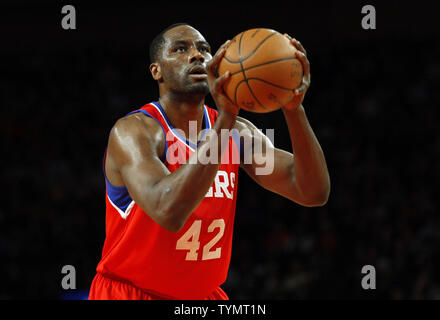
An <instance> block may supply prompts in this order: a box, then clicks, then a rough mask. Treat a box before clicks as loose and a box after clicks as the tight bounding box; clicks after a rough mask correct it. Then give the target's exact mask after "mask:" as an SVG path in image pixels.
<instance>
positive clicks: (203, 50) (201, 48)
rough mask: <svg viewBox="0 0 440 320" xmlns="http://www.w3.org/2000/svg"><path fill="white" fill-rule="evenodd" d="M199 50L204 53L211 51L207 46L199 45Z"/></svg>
mask: <svg viewBox="0 0 440 320" xmlns="http://www.w3.org/2000/svg"><path fill="white" fill-rule="evenodd" d="M199 51H200V52H204V53H210V52H211V50H210V49H209V47H205V46H203V47H200V49H199Z"/></svg>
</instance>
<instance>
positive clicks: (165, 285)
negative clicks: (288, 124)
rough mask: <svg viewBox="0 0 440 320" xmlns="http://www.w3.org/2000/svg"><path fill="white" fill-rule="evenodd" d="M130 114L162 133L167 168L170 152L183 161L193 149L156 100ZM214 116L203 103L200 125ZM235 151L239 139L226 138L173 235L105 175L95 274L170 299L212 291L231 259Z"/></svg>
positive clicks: (198, 296)
mask: <svg viewBox="0 0 440 320" xmlns="http://www.w3.org/2000/svg"><path fill="white" fill-rule="evenodd" d="M135 112H142V113H143V114H145V115H146V116H149V117H151V118H153V119H155V120H156V121H157V122H158V123H159V124H160V125H161V127H162V129H163V131H164V134H165V137H166V147H165V153H164V155H163V156H162V161H163V162H164V165H165V166H166V167H167V168H168V170H169V171H170V172H173V171H175V170H177V169H178V168H179V167H180V165H181V163H182V161H178V162H177V163H175V162H176V161H170V162H172V163H169V162H168V160H169V159H171V158H167V155H169V153H170V152H173V153H175V152H180V154H181V155H183V156H184V157H186V159H188V158H189V156H191V155H192V154H193V153H194V152H195V150H196V149H197V145H194V144H193V143H191V142H190V141H188V140H186V139H185V138H184V137H182V136H181V135H179V132H178V130H175V129H174V128H173V127H172V125H171V123H170V121H169V120H168V119H167V116H166V114H165V112H164V110H163V108H162V107H161V106H160V104H159V103H157V102H153V103H150V104H147V105H145V106H143V107H142V108H140V109H138V110H136V111H133V112H131V113H135ZM131 113H129V114H131ZM217 115H218V114H217V111H215V110H214V109H211V108H209V107H207V106H204V120H203V121H204V128H205V129H210V128H211V127H212V126H213V124H214V123H215V121H216V119H217ZM182 151H183V152H182ZM238 155H239V140H238V139H236V136H231V137H230V138H229V147H228V149H226V151H225V153H224V154H223V156H222V163H221V164H220V167H219V170H218V172H217V175H216V177H215V179H214V182H213V184H212V186H211V187H210V188H209V190H208V192H207V193H206V195H205V198H204V199H203V200H202V202H201V203H200V204H199V206H198V207H197V208H196V209H195V210H194V212H192V214H191V215H190V216H189V218H188V219H187V221H186V223H185V225H184V226H183V228H182V229H181V230H180V231H179V232H176V233H173V232H169V231H167V230H166V229H164V228H163V227H161V226H159V225H158V224H157V223H156V222H154V221H153V220H152V219H151V218H150V216H149V215H148V213H146V212H144V211H143V210H142V209H141V208H140V207H139V206H138V205H137V204H136V203H135V202H134V201H133V200H132V199H131V197H130V194H129V193H128V190H127V188H126V187H116V186H113V185H111V184H110V182H109V181H108V180H107V178H105V179H106V239H105V243H104V248H103V251H102V258H101V261H100V262H99V264H98V267H97V269H96V270H97V272H98V273H101V274H103V275H104V276H108V277H110V278H113V279H121V280H124V281H127V282H129V283H131V284H133V285H134V286H136V287H138V288H140V289H142V290H145V291H146V292H151V293H153V294H157V295H159V296H162V297H165V298H169V299H203V298H205V297H207V296H208V295H209V294H211V293H212V292H214V290H216V288H217V287H218V286H219V285H221V284H222V283H223V282H224V281H225V280H226V277H227V272H228V268H229V263H230V259H231V247H232V231H233V224H234V215H235V205H236V196H237V177H238V168H239V164H238V161H237V159H238ZM180 160H182V159H180ZM104 163H105V161H104ZM104 174H105V169H104ZM193 187H194V188H197V186H193Z"/></svg>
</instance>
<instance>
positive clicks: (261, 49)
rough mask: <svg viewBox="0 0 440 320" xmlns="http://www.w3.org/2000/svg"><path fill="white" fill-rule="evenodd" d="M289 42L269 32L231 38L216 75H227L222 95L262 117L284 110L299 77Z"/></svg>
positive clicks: (249, 32)
mask: <svg viewBox="0 0 440 320" xmlns="http://www.w3.org/2000/svg"><path fill="white" fill-rule="evenodd" d="M296 51H297V50H296V48H295V47H294V46H293V45H292V44H291V43H290V41H289V39H288V38H287V37H285V36H284V35H282V34H281V33H279V32H277V31H275V30H271V29H263V28H260V29H250V30H247V31H244V32H242V33H240V34H238V35H237V36H235V37H234V38H233V39H232V40H231V42H230V43H229V45H228V47H227V49H226V53H225V56H224V57H223V59H222V60H221V61H220V64H219V69H218V73H219V75H222V74H224V73H225V72H226V71H227V70H229V71H230V72H231V78H230V79H229V81H228V82H227V83H226V84H225V86H224V89H225V92H226V95H227V96H228V97H229V99H231V100H232V101H233V102H234V103H235V104H236V105H237V106H239V107H240V108H242V109H245V110H247V111H251V112H258V113H266V112H271V111H274V110H277V109H279V108H281V107H282V106H284V105H285V104H286V103H287V102H289V100H290V99H291V98H292V97H293V90H294V89H296V88H298V87H299V86H300V84H301V81H302V77H303V68H302V64H301V61H299V60H298V58H297V57H296V55H295V52H296Z"/></svg>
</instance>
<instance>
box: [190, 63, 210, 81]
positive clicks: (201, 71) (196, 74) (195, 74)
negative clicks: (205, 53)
mask: <svg viewBox="0 0 440 320" xmlns="http://www.w3.org/2000/svg"><path fill="white" fill-rule="evenodd" d="M189 75H190V77H191V78H193V79H196V80H204V79H207V78H208V73H207V72H206V69H205V68H204V67H202V66H200V65H197V66H195V67H193V68H191V69H190V70H189Z"/></svg>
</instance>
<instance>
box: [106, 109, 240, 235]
mask: <svg viewBox="0 0 440 320" xmlns="http://www.w3.org/2000/svg"><path fill="white" fill-rule="evenodd" d="M141 117H146V116H143V115H133V116H129V117H127V118H123V119H120V120H118V122H117V123H116V124H115V126H114V127H113V129H112V131H111V133H110V137H109V143H108V149H107V157H106V173H107V176H108V178H109V180H112V181H115V183H114V184H116V185H118V184H123V185H125V186H126V187H127V189H128V192H129V194H130V196H131V198H132V199H133V200H134V201H135V202H136V204H138V205H139V206H140V207H141V208H142V210H143V211H144V212H146V213H147V214H148V215H149V216H150V217H151V218H152V219H153V220H154V221H155V222H156V223H158V224H159V225H160V226H162V227H164V228H165V229H167V230H168V231H171V232H177V231H179V230H180V229H181V228H182V227H183V225H184V224H185V221H186V220H187V218H188V217H189V215H190V214H191V213H192V212H193V211H194V209H195V208H196V207H197V206H198V205H199V203H200V202H201V201H202V200H203V198H204V197H205V195H206V193H207V192H208V189H209V187H210V186H211V185H212V182H213V181H214V178H215V175H216V174H217V171H218V168H219V163H220V162H221V161H220V156H221V154H222V153H223V151H224V150H221V149H219V152H218V155H219V161H217V163H216V164H211V163H208V164H201V163H199V162H194V164H193V163H192V162H191V161H190V159H188V161H187V162H186V163H184V164H182V165H181V166H180V167H179V168H178V169H177V170H176V171H174V172H170V171H169V170H168V169H167V167H166V166H165V165H164V164H163V163H162V161H161V160H160V153H159V152H158V150H160V149H163V148H160V147H159V148H158V145H160V144H161V143H162V141H165V137H164V136H163V133H162V129H161V128H160V126H159V125H158V124H157V123H155V121H154V120H153V119H148V118H147V119H142V118H141ZM234 123H235V116H231V115H224V116H222V115H220V116H219V118H218V119H217V121H216V123H215V125H214V127H213V128H212V131H211V134H213V133H214V132H215V133H217V135H213V136H212V137H213V138H211V139H205V141H203V142H202V143H201V144H200V145H199V147H198V149H197V152H205V150H206V149H207V148H210V145H211V144H212V143H215V142H214V139H218V141H217V145H218V146H220V148H221V147H222V146H221V141H220V138H221V135H220V130H221V129H231V128H232V126H233V125H234ZM160 134H161V135H162V137H161V139H163V140H162V141H160V142H158V141H157V139H155V138H154V137H157V136H158V135H160ZM211 150H212V149H211ZM196 156H197V153H194V154H193V155H192V157H196Z"/></svg>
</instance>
